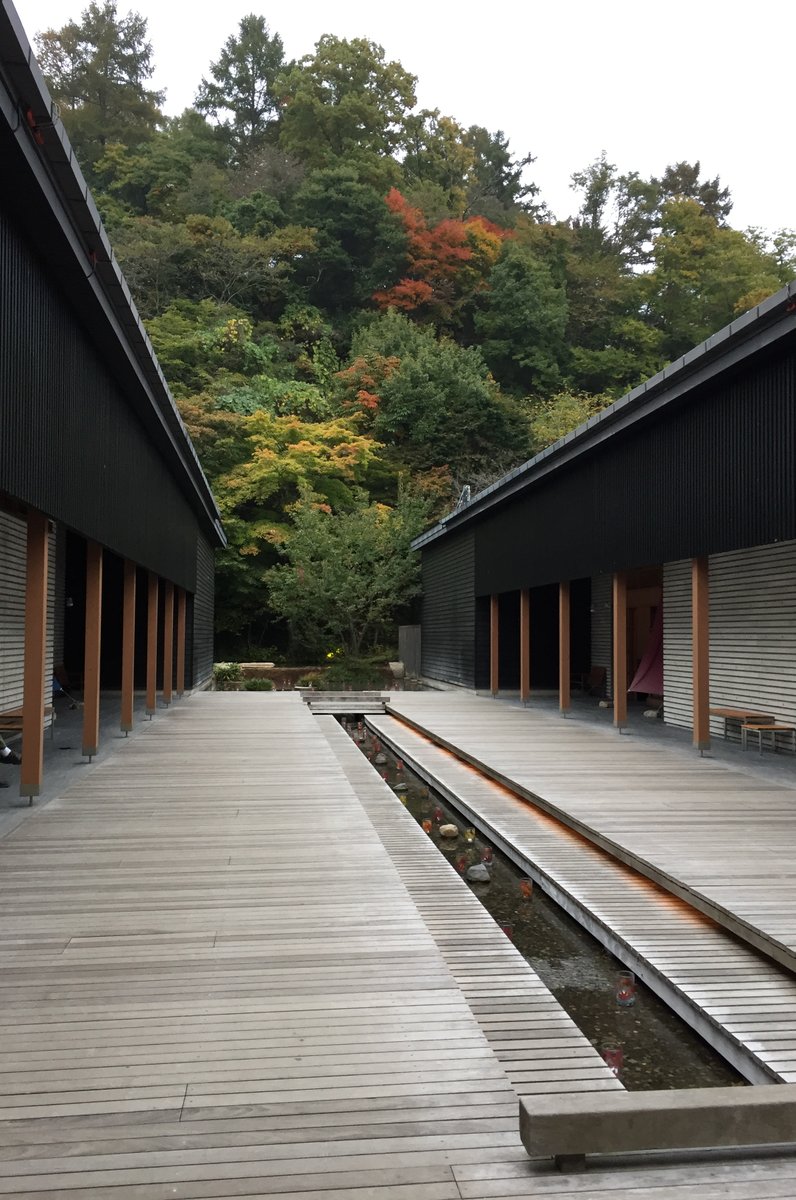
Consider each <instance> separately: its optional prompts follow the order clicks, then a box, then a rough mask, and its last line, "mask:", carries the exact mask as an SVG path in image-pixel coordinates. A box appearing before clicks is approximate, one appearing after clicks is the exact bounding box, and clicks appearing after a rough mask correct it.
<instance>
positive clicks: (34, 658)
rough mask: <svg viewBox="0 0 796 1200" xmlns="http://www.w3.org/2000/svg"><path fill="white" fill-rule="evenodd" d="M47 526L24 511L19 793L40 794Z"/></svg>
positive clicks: (42, 519) (40, 516) (38, 515)
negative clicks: (23, 611) (22, 657)
mask: <svg viewBox="0 0 796 1200" xmlns="http://www.w3.org/2000/svg"><path fill="white" fill-rule="evenodd" d="M48 552H49V545H48V525H47V518H46V517H45V516H44V514H43V513H40V512H34V511H32V510H31V511H30V512H28V531H27V562H26V568H25V665H24V671H23V692H22V766H21V768H20V772H19V794H20V796H27V797H28V800H29V802H30V803H31V804H32V803H33V797H34V796H39V795H40V794H41V781H42V775H43V772H44V698H45V695H46V693H45V680H44V671H45V667H46V662H47V560H48Z"/></svg>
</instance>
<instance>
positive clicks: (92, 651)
mask: <svg viewBox="0 0 796 1200" xmlns="http://www.w3.org/2000/svg"><path fill="white" fill-rule="evenodd" d="M101 641H102V546H100V545H99V544H98V543H97V542H87V543H86V646H85V655H84V658H83V753H84V754H85V755H86V756H87V758H88V759H89V761H91V759H92V758H93V756H94V755H95V754H96V753H97V750H98V749H99V719H100V643H101Z"/></svg>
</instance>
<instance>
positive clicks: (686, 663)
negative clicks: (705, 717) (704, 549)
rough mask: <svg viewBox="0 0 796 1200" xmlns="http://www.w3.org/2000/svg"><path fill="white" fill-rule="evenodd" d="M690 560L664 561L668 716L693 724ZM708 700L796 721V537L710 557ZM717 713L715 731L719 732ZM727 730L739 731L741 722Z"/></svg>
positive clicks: (676, 721)
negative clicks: (753, 709)
mask: <svg viewBox="0 0 796 1200" xmlns="http://www.w3.org/2000/svg"><path fill="white" fill-rule="evenodd" d="M689 572H690V563H689V562H688V561H683V562H677V563H667V564H666V565H665V567H664V599H663V640H664V691H665V702H664V717H665V720H666V721H667V722H668V723H669V724H671V725H681V726H686V727H690V725H691V712H692V709H691V609H690V604H691V593H690V574H689ZM710 703H711V705H712V706H715V705H725V706H728V707H739V708H759V709H760V710H761V711H762V712H766V713H771V715H772V716H774V717H776V718H777V719H778V720H781V721H783V722H786V723H789V724H790V723H794V722H796V542H781V543H779V544H776V545H772V546H756V547H754V548H753V549H751V550H739V551H734V552H733V553H730V554H716V555H713V556H712V557H711V559H710ZM723 732H724V724H723V722H722V721H721V720H718V719H716V718H714V719H713V721H712V722H711V733H712V734H713V735H718V736H721V735H722V734H723ZM728 733H729V734H730V736H731V737H733V736H734V737H737V736H738V727H737V726H734V725H730V728H729V730H728Z"/></svg>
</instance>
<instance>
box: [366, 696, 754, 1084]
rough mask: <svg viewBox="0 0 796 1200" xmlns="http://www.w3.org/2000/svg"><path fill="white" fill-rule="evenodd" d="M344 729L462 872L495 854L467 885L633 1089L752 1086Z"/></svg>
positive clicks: (456, 818)
mask: <svg viewBox="0 0 796 1200" xmlns="http://www.w3.org/2000/svg"><path fill="white" fill-rule="evenodd" d="M343 725H344V727H346V728H348V730H349V732H350V733H351V736H352V737H353V738H354V740H355V741H356V742H358V744H359V747H360V749H361V750H362V751H363V753H364V754H365V755H366V756H367V757H368V758H369V759H370V760H371V762H373V760H374V759H375V757H376V755H377V754H379V755H380V756H381V755H383V756H384V757H385V759H386V761H384V762H382V761H380V762H379V763H378V764H374V767H375V769H376V770H377V771H379V772H380V774H381V775H382V776H383V777H384V778H385V779H386V781H387V783H388V784H389V785H390V786H391V787H392V788H393V790H395V792H396V797H397V799H400V801H401V803H403V804H405V806H406V808H407V809H408V810H409V812H410V813H411V814H412V816H413V817H414V818H415V820H416V821H417V822H418V824H420V825H424V828H426V830H427V832H428V835H429V837H431V839H432V840H433V842H434V844H435V845H436V846H437V849H438V850H439V851H440V853H441V854H443V855H444V856H445V858H446V859H447V860H448V861H449V862H450V863H451V864H452V865H453V866H454V867H455V869H456V870H458V871H459V873H460V874H462V875H464V874H465V872H466V871H467V869H468V867H470V866H473V865H475V864H476V863H480V862H482V861H483V859H484V857H485V856H486V857H487V858H488V857H489V856H490V854H491V862H490V863H489V875H490V879H489V882H488V883H476V882H470V881H469V880H468V881H467V884H468V887H470V889H471V890H472V891H473V892H474V894H475V895H476V896H477V897H478V899H479V900H480V901H481V903H482V904H483V906H484V908H486V909H487V911H488V912H489V913H491V915H492V916H493V917H494V919H495V921H496V922H497V923H498V925H500V926H501V927H502V928H503V929H504V931H505V932H506V936H509V937H510V938H511V940H512V941H513V943H514V945H515V946H516V947H517V949H518V950H519V951H520V953H521V954H522V956H523V957H524V958H525V959H526V960H527V961H528V962H529V963H530V965H531V966H532V967H533V969H534V971H535V972H536V973H537V975H538V976H539V977H540V979H541V980H542V981H543V983H544V984H545V985H546V986H547V987H548V988H549V989H550V991H551V992H552V993H553V995H554V996H555V998H556V1000H558V1002H559V1004H560V1005H561V1007H562V1008H563V1009H565V1010H566V1012H567V1013H569V1015H570V1016H571V1017H572V1019H573V1021H574V1022H575V1024H576V1025H577V1026H578V1028H579V1029H581V1030H582V1032H583V1033H584V1034H585V1035H586V1037H587V1038H588V1039H589V1041H590V1042H591V1043H592V1045H593V1046H595V1047H596V1048H597V1050H598V1051H599V1052H600V1054H602V1056H603V1057H604V1058H605V1059H606V1061H607V1062H608V1063H609V1064H610V1065H611V1066H612V1067H613V1069H614V1071H615V1073H616V1074H617V1075H618V1077H619V1079H620V1080H621V1082H622V1083H623V1084H624V1086H625V1087H626V1088H628V1090H630V1091H648V1090H654V1089H656V1088H695V1087H726V1086H730V1085H739V1086H740V1085H743V1084H745V1083H746V1082H747V1081H746V1080H745V1079H743V1077H742V1076H740V1075H739V1074H738V1073H737V1072H736V1071H735V1070H733V1068H732V1067H731V1066H730V1065H729V1064H728V1063H726V1062H725V1060H724V1059H723V1058H721V1056H720V1055H718V1054H717V1053H716V1052H715V1051H714V1050H713V1049H712V1048H711V1047H710V1046H708V1044H707V1043H706V1042H704V1041H703V1040H702V1039H701V1038H700V1037H699V1036H698V1035H697V1034H696V1033H694V1031H693V1030H692V1029H691V1028H690V1027H689V1026H688V1025H686V1024H685V1022H684V1021H681V1020H680V1018H679V1017H678V1016H677V1015H676V1014H675V1013H673V1012H672V1011H671V1009H669V1008H668V1007H667V1006H666V1005H665V1004H664V1003H663V1001H661V1000H659V999H658V998H657V996H655V995H654V993H653V992H651V991H650V990H649V989H648V988H646V987H645V986H644V985H643V984H642V983H640V982H638V981H633V980H632V977H631V978H630V979H629V980H628V979H627V978H625V979H622V976H623V974H624V975H626V974H627V972H626V969H625V968H624V967H623V965H622V963H621V962H620V961H619V960H618V959H617V958H615V957H614V956H613V955H612V954H611V953H610V952H609V951H608V950H606V949H605V948H604V947H603V946H602V945H601V944H600V943H599V942H598V941H597V940H596V938H594V937H592V935H591V934H590V933H588V931H587V930H585V929H584V928H583V927H582V926H581V925H579V924H578V923H577V922H576V921H575V920H573V919H572V918H571V917H570V916H568V914H567V913H565V912H564V911H563V909H561V908H559V906H558V905H557V904H556V903H555V902H554V901H553V900H551V899H550V898H549V897H548V896H546V895H545V894H544V892H543V891H542V890H541V888H540V887H539V886H538V885H536V884H530V881H529V880H528V878H527V876H525V875H523V873H522V871H520V869H519V868H518V867H516V866H515V865H514V863H513V862H511V861H510V860H509V859H508V858H506V857H505V856H504V855H503V854H501V853H500V851H499V850H498V849H497V848H495V847H493V846H491V844H490V843H489V842H488V841H486V840H485V839H484V838H483V837H482V836H481V834H480V833H478V831H477V830H475V831H473V830H470V831H469V836H472V834H474V837H473V840H472V841H468V840H466V836H465V831H466V830H468V826H469V822H468V821H467V819H466V818H465V817H464V816H462V815H460V814H459V813H458V812H457V811H455V809H453V808H452V807H451V806H450V805H449V804H448V803H447V802H446V801H445V800H443V799H442V797H441V796H439V795H438V794H437V793H436V792H434V791H433V790H432V789H430V788H428V787H427V786H426V784H425V783H424V782H423V780H421V779H420V778H418V776H416V775H414V774H413V773H412V771H411V770H410V769H409V768H408V767H406V766H405V764H403V763H400V766H399V765H398V764H399V762H400V760H397V759H396V757H395V756H394V755H393V754H392V753H391V752H390V750H389V748H388V747H387V746H384V745H383V744H381V743H379V742H378V741H377V740H376V739H374V738H373V737H372V736H371V735H370V734H369V732H368V731H367V729H365V728H358V727H357V726H358V725H360V726H361V725H362V722H357V721H351V720H349V721H343ZM446 823H450V824H453V825H457V826H458V827H459V831H460V832H459V836H458V837H457V838H455V839H447V838H443V837H441V836H440V832H439V830H440V826H441V825H444V824H446ZM529 885H530V886H529ZM628 1000H629V1001H630V1003H628Z"/></svg>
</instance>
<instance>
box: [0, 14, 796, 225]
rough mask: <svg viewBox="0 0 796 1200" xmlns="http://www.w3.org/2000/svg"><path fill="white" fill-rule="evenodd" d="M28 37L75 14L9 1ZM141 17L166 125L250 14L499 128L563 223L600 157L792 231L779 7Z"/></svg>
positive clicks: (792, 24) (785, 51)
mask: <svg viewBox="0 0 796 1200" xmlns="http://www.w3.org/2000/svg"><path fill="white" fill-rule="evenodd" d="M16 5H17V9H18V11H19V14H20V17H21V19H22V22H23V25H24V26H25V29H26V31H27V33H28V35H29V36H30V37H31V39H32V37H33V35H34V34H35V33H36V32H38V31H39V30H41V29H45V28H48V27H55V28H58V27H60V26H61V25H63V24H64V23H65V22H66V21H68V20H70V19H71V18H73V17H77V16H79V14H80V12H81V10H82V9H83V8H85V7H86V6H87V0H16ZM118 8H119V12H120V13H124V12H127V11H129V9H130V8H135V9H136V10H137V11H138V12H140V13H142V14H143V15H144V16H146V17H147V18H148V21H149V35H150V39H151V41H152V43H153V47H154V58H155V63H156V66H157V73H156V76H155V79H154V81H153V83H154V86H156V87H159V88H166V90H167V97H166V104H165V109H166V111H167V112H168V113H177V112H180V111H181V110H182V109H183V108H185V107H186V105H188V104H190V103H191V101H192V100H193V96H194V93H195V91H196V87H197V84H198V82H199V80H200V78H201V76H202V74H205V73H206V72H207V69H208V64H209V63H210V61H211V60H213V59H215V58H217V57H218V52H219V50H220V48H221V46H222V44H223V42H224V41H225V39H226V38H227V37H228V36H229V35H230V34H231V33H234V32H235V31H236V30H237V24H238V21H239V20H240V18H241V17H242V16H244V15H245V14H246V13H248V12H252V11H255V12H262V14H263V15H264V16H265V18H266V20H267V21H268V24H269V26H270V28H271V31H272V32H278V33H280V34H281V36H282V39H283V41H284V43H285V50H286V53H287V56H288V57H289V58H296V57H300V56H301V55H303V54H306V53H309V52H310V51H311V50H312V48H313V45H314V43H315V42H316V41H317V39H318V38H319V37H320V36H321V34H323V33H333V34H336V35H337V36H339V37H367V38H370V39H371V40H372V41H376V42H378V43H379V44H381V45H382V46H384V48H385V51H386V52H387V56H388V57H389V58H393V59H398V60H399V61H400V62H401V63H402V64H403V66H404V67H405V68H406V69H407V70H409V71H411V72H412V73H413V74H414V75H416V76H418V79H419V83H418V100H419V103H420V104H421V105H422V106H424V107H428V108H439V109H441V110H442V112H443V113H445V114H448V115H450V116H453V117H455V118H456V119H457V120H458V121H460V122H461V123H462V124H464V125H471V124H478V125H485V126H486V127H487V128H488V129H490V130H492V131H494V130H496V129H502V130H503V131H504V132H505V133H506V134H507V135H508V136H509V138H510V140H511V148H512V150H513V151H514V152H515V154H517V155H518V156H520V155H523V154H525V153H527V152H528V151H530V152H531V153H533V154H534V155H535V156H536V159H537V161H536V163H535V164H534V166H533V167H532V168H531V175H532V177H533V178H534V179H535V180H536V182H537V183H539V185H540V186H541V189H542V196H543V198H544V199H545V200H546V201H547V203H548V204H549V205H550V207H551V208H552V209H553V212H554V213H555V215H556V216H559V217H564V216H567V215H569V213H570V212H572V211H573V209H574V207H575V205H576V200H575V195H574V193H573V192H572V191H571V190H570V187H569V182H570V176H571V174H572V172H573V171H576V170H578V169H580V168H582V167H584V166H585V165H586V164H587V163H589V162H591V161H592V160H593V159H595V158H597V157H598V156H599V154H600V152H601V151H602V150H605V151H606V153H607V155H608V158H609V160H610V161H611V162H614V163H616V164H617V166H618V167H619V169H620V170H624V171H627V170H637V171H639V172H640V173H641V174H642V175H650V174H660V172H661V171H662V170H663V168H664V167H665V166H666V164H667V163H670V162H675V161H677V160H679V159H688V160H689V161H693V160H695V159H699V160H700V162H701V163H702V168H703V175H706V176H713V175H715V174H720V175H721V178H722V181H723V183H724V184H725V185H729V187H730V190H731V192H732V195H733V198H734V201H735V207H734V209H733V213H732V216H731V218H730V220H731V222H732V224H734V225H735V226H737V227H739V228H743V227H745V226H747V225H760V226H762V227H763V228H765V229H769V230H774V229H778V228H782V227H788V228H796V200H794V197H796V155H794V153H793V145H794V135H793V127H794V108H795V107H796V97H794V93H793V86H792V48H793V45H794V40H795V35H796V2H794V0H757V3H755V4H751V5H750V4H748V3H744V4H743V5H742V4H741V3H740V2H739V0H654V2H653V0H602V3H599V4H598V3H595V2H591V3H590V2H589V0H564V2H563V3H562V2H561V0H559V2H558V3H556V0H544V2H540V0H525V2H524V3H520V4H510V3H506V0H500V2H498V3H493V4H490V3H488V2H487V0H478V2H477V3H473V0H470V2H469V3H467V0H460V2H459V3H458V4H455V5H454V4H450V3H445V4H441V3H439V2H438V0H437V2H435V0H426V2H425V3H420V2H419V0H399V2H397V3H390V4H388V3H385V0H381V2H380V3H378V2H374V0H370V2H369V3H365V2H364V0H335V2H334V3H331V4H330V3H328V0H324V2H323V3H321V2H320V0H299V2H298V3H296V2H294V3H293V4H292V5H290V6H288V5H286V4H282V5H280V6H279V8H278V9H269V8H267V7H263V6H261V5H260V4H258V0H227V2H226V3H223V4H219V3H216V2H213V3H209V2H208V0H194V3H192V4H191V3H188V0H182V3H177V0H118Z"/></svg>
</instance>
